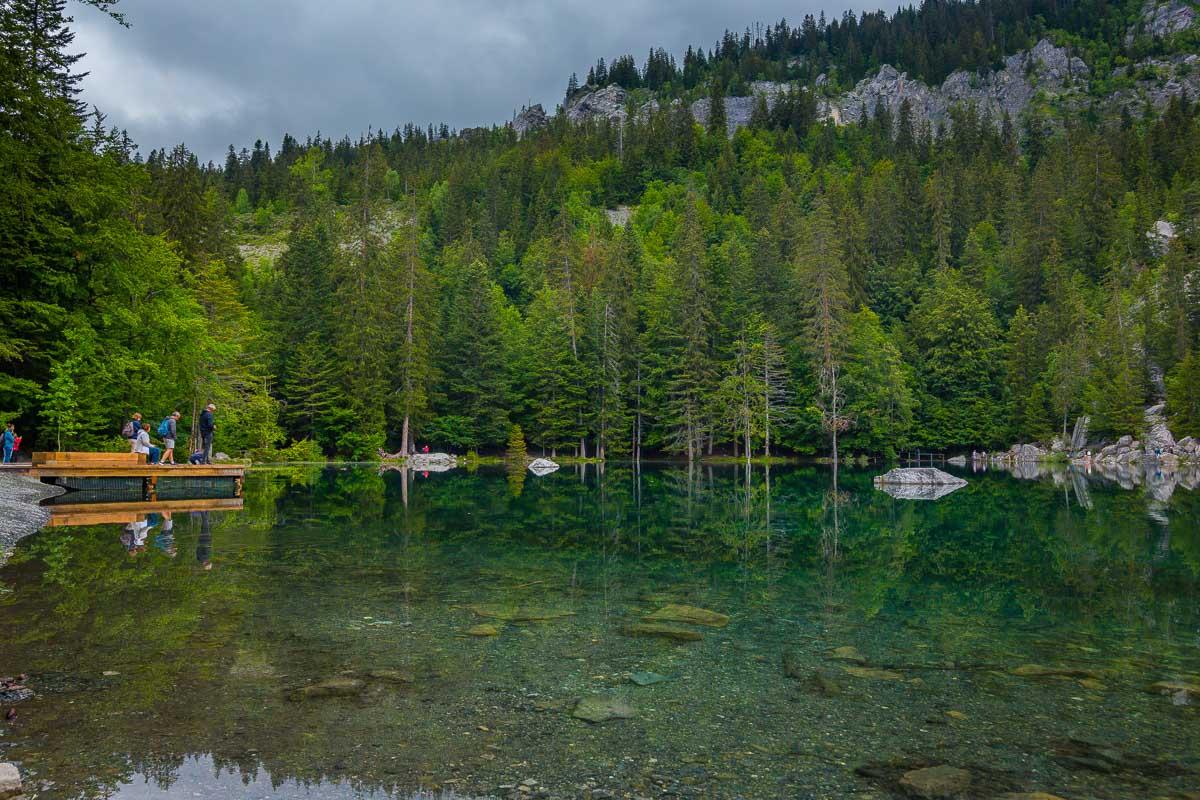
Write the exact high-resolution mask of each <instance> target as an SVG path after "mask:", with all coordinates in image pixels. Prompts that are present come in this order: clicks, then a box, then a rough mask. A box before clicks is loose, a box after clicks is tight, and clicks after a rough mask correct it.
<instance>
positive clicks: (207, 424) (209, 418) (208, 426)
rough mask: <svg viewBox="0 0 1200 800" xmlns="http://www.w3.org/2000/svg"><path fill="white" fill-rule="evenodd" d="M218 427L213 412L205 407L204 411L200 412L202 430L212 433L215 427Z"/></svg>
mask: <svg viewBox="0 0 1200 800" xmlns="http://www.w3.org/2000/svg"><path fill="white" fill-rule="evenodd" d="M216 427H217V426H216V423H215V422H214V420H213V413H212V412H211V411H209V410H208V409H207V408H206V409H204V411H202V412H201V413H200V432H201V433H212V432H213V429H214V428H216Z"/></svg>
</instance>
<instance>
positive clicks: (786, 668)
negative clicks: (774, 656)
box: [783, 650, 808, 680]
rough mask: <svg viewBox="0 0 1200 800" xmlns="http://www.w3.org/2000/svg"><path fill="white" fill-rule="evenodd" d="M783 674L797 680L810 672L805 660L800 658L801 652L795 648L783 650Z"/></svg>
mask: <svg viewBox="0 0 1200 800" xmlns="http://www.w3.org/2000/svg"><path fill="white" fill-rule="evenodd" d="M783 674H784V675H786V676H788V677H789V678H795V679H796V680H801V679H803V678H804V676H805V675H807V674H808V672H807V670H806V669H805V666H804V662H803V661H801V660H800V654H799V653H797V652H796V651H795V650H784V651H783Z"/></svg>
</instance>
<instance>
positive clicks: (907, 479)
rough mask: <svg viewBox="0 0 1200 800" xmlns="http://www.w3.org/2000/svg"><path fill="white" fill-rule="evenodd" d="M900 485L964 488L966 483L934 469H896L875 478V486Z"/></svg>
mask: <svg viewBox="0 0 1200 800" xmlns="http://www.w3.org/2000/svg"><path fill="white" fill-rule="evenodd" d="M888 484H900V485H910V486H913V485H915V486H964V485H966V481H964V480H963V479H962V478H959V477H957V476H955V475H951V474H950V473H949V472H943V471H942V470H940V469H937V468H935V467H897V468H895V469H893V470H889V471H888V472H885V473H884V474H882V475H877V476H875V485H876V486H885V485H888Z"/></svg>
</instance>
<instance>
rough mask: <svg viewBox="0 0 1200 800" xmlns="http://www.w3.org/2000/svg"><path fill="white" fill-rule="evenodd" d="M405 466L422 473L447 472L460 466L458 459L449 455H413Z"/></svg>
mask: <svg viewBox="0 0 1200 800" xmlns="http://www.w3.org/2000/svg"><path fill="white" fill-rule="evenodd" d="M405 465H406V466H407V467H408V468H409V469H415V470H420V471H421V472H447V471H449V470H452V469H454V468H455V467H457V466H458V459H457V458H455V457H454V456H452V455H450V454H449V453H413V454H412V455H410V456H409V457H408V461H407V462H405Z"/></svg>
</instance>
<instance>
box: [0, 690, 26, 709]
mask: <svg viewBox="0 0 1200 800" xmlns="http://www.w3.org/2000/svg"><path fill="white" fill-rule="evenodd" d="M31 697H33V690H32V689H30V688H28V687H26V686H6V687H5V688H3V689H0V704H3V705H8V704H10V703H21V702H24V701H25V700H28V699H29V698H31Z"/></svg>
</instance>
